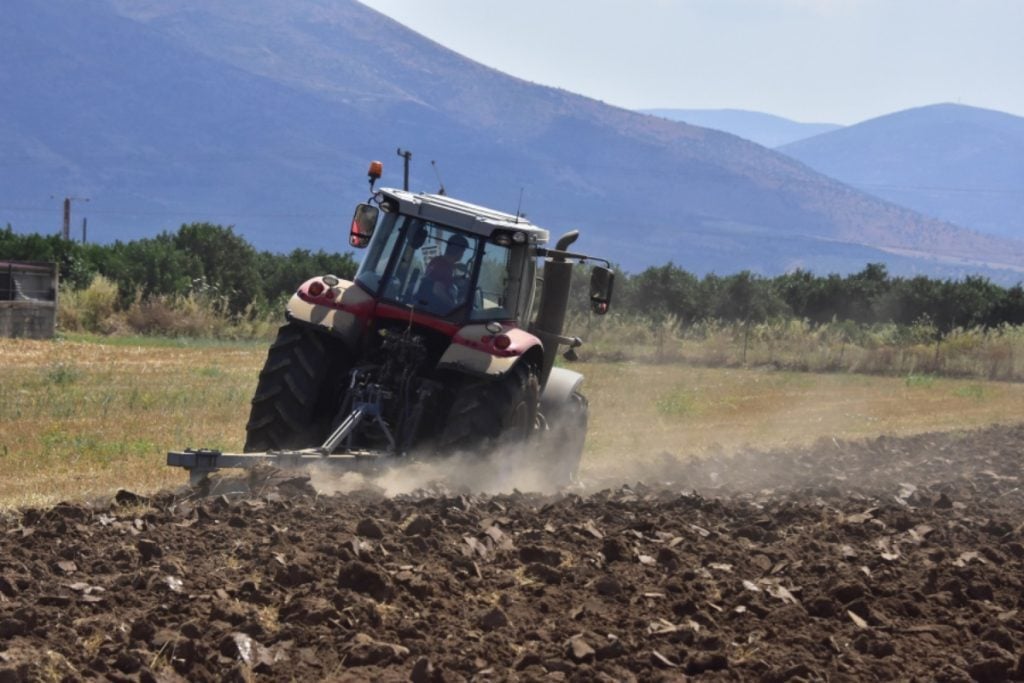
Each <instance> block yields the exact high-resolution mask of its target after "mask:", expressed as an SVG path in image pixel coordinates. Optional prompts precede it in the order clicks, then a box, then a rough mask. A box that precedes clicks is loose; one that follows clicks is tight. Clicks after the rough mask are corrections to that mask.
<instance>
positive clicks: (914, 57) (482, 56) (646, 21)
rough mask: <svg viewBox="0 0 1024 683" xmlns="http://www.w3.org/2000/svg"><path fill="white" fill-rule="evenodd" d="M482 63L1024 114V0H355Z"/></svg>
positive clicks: (632, 91)
mask: <svg viewBox="0 0 1024 683" xmlns="http://www.w3.org/2000/svg"><path fill="white" fill-rule="evenodd" d="M363 2H364V3H365V4H366V5H369V6H370V7H372V8H374V9H376V10H378V11H380V12H383V13H384V14H387V15H389V16H391V17H392V18H394V19H396V20H398V21H400V22H401V23H403V24H405V25H406V26H408V27H410V28H412V29H413V30H415V31H417V32H419V33H422V34H424V35H426V36H427V37H429V38H432V39H433V40H436V41H437V42H439V43H441V44H443V45H445V46H446V47H449V48H451V49H453V50H455V51H456V52H459V53H461V54H463V55H465V56H467V57H470V58H472V59H474V60H476V61H478V62H482V63H483V64H486V65H488V66H492V67H495V68H496V69H499V70H501V71H504V72H506V73H509V74H512V75H513V76H518V77H520V78H524V79H527V80H529V81H533V82H536V83H541V84H544V85H551V86H557V87H561V88H565V89H566V90H571V91H573V92H577V93H580V94H583V95H587V96H589V97H594V98H597V99H600V100H604V101H605V102H608V103H610V104H615V105H618V106H622V107H627V108H630V109H643V108H650V109H653V108H659V107H678V108H690V109H721V108H735V109H751V110H757V111H763V112H768V113H771V114H777V115H779V116H785V117H787V118H791V119H795V120H797V121H804V122H829V123H840V124H850V123H856V122H858V121H863V120H865V119H868V118H872V117H874V116H879V115H882V114H887V113H890V112H893V111H899V110H901V109H908V108H911V107H916V106H921V105H926V104H935V103H937V102H960V103H962V104H966V105H971V106H975V107H985V108H988V109H998V110H1001V111H1005V112H1009V113H1011V114H1016V115H1018V116H1024V0H504V1H502V2H497V1H494V0H363Z"/></svg>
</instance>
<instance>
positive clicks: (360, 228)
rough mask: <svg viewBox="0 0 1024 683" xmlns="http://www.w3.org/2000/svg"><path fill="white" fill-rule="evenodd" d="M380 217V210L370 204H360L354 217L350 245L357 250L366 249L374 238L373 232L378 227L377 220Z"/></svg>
mask: <svg viewBox="0 0 1024 683" xmlns="http://www.w3.org/2000/svg"><path fill="white" fill-rule="evenodd" d="M379 216H380V209H378V208H377V207H376V206H371V205H370V204H360V205H359V206H357V207H356V212H355V215H354V216H352V229H351V230H350V231H349V234H348V243H349V244H350V245H352V246H353V247H355V248H356V249H365V248H366V245H368V244H369V243H370V237H372V236H373V230H374V228H376V227H377V218H378V217H379Z"/></svg>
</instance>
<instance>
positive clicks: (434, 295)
mask: <svg viewBox="0 0 1024 683" xmlns="http://www.w3.org/2000/svg"><path fill="white" fill-rule="evenodd" d="M468 246H469V241H468V240H467V239H466V238H465V237H463V236H462V235H455V236H454V237H452V238H451V239H450V240H448V246H447V247H445V250H444V253H443V254H439V255H437V256H435V257H434V258H433V259H431V260H430V263H428V264H427V270H426V272H425V273H424V274H423V278H424V279H425V280H426V281H427V282H429V283H430V295H431V299H432V300H434V301H438V302H440V303H442V304H444V305H448V306H450V305H452V304H454V303H455V297H454V295H453V292H454V290H455V266H456V265H457V264H458V263H459V261H460V260H462V256H463V254H465V253H466V248H467V247H468Z"/></svg>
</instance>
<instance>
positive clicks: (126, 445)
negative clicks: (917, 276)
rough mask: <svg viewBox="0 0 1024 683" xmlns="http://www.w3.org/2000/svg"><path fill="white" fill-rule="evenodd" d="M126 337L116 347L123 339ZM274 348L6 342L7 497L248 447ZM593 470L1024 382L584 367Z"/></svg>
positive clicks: (134, 475) (1005, 419) (894, 412)
mask: <svg viewBox="0 0 1024 683" xmlns="http://www.w3.org/2000/svg"><path fill="white" fill-rule="evenodd" d="M114 342H116V345H115V343H114ZM265 356H266V346H265V345H264V344H262V343H258V344H228V343H215V342H195V343H193V344H192V345H183V344H181V343H175V342H156V341H154V340H147V339H138V340H131V339H123V338H120V339H113V340H105V341H104V343H94V342H93V341H88V340H79V341H53V342H45V341H30V340H8V339H0V396H2V402H0V466H2V467H3V471H4V477H3V478H2V480H0V508H2V507H13V506H22V505H46V504H50V503H54V502H57V501H59V500H64V499H72V498H82V497H91V496H100V495H109V494H111V493H113V492H114V491H116V490H117V489H118V488H128V489H131V490H134V491H138V492H150V491H154V490H157V489H160V488H165V487H168V486H177V485H180V484H182V483H184V482H185V480H186V476H185V473H184V472H183V471H182V470H179V469H177V468H173V469H172V468H168V467H167V466H166V465H165V464H164V462H165V455H166V451H167V450H169V449H179V448H184V447H187V446H207V447H215V448H223V449H226V450H238V449H239V448H241V445H242V440H243V432H244V425H245V420H246V418H247V416H248V408H249V398H250V396H251V393H252V390H253V388H254V387H255V383H256V377H257V374H258V372H259V369H260V367H261V365H262V363H263V360H264V358H265ZM574 369H577V370H579V371H581V372H583V373H584V374H585V375H586V376H587V380H586V385H585V389H586V393H587V395H588V396H589V398H590V402H591V429H590V434H589V437H588V442H587V453H586V455H585V458H584V475H587V474H599V475H602V476H603V475H607V474H622V475H626V476H628V471H629V469H628V468H629V466H630V464H631V463H633V462H635V461H637V460H644V459H648V458H651V457H654V456H657V455H658V454H659V453H662V452H666V451H667V452H670V453H673V454H676V455H679V456H681V457H700V456H703V455H707V454H710V453H717V452H726V453H728V452H734V451H736V450H738V449H742V448H747V447H756V448H760V449H765V448H773V447H783V446H790V445H803V444H809V443H813V442H814V441H816V440H818V439H820V438H831V437H835V438H842V439H855V438H862V437H869V436H874V435H878V434H893V435H897V434H910V433H915V432H922V431H931V430H957V429H966V428H973V427H978V426H982V425H987V424H992V423H1009V422H1017V421H1020V420H1021V414H1022V411H1021V408H1022V407H1024V385H1021V384H1009V383H997V382H988V381H981V380H955V379H938V378H932V377H930V376H910V377H905V378H894V377H877V376H865V375H852V374H812V373H793V372H782V371H767V370H756V369H755V370H750V369H737V368H725V369H715V368H703V367H691V366H686V365H681V364H638V363H604V362H602V363H598V362H591V363H583V364H578V365H576V366H574Z"/></svg>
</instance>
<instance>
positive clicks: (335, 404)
mask: <svg viewBox="0 0 1024 683" xmlns="http://www.w3.org/2000/svg"><path fill="white" fill-rule="evenodd" d="M350 367H351V362H350V360H349V354H348V352H347V350H346V349H345V347H344V346H343V345H342V344H341V343H340V342H339V341H337V340H335V339H333V338H332V337H329V336H328V335H326V334H324V333H322V332H318V331H316V330H314V329H312V328H310V327H307V326H306V325H302V324H300V323H289V324H287V325H284V326H282V327H281V328H280V329H279V330H278V332H277V339H276V340H275V341H274V343H273V344H272V345H271V346H270V350H269V351H268V352H267V362H266V363H265V364H264V366H263V370H262V371H261V372H260V378H259V382H258V384H257V385H256V393H255V394H254V395H253V398H252V408H251V410H250V412H249V422H248V423H247V424H246V426H245V447H244V449H243V450H244V451H245V452H246V453H251V452H255V451H269V450H285V449H296V448H309V447H314V446H319V445H320V444H322V443H323V442H324V441H325V440H326V439H327V436H328V435H329V430H330V426H331V420H332V419H333V418H334V417H335V415H336V413H337V411H338V410H339V408H340V406H341V401H342V400H343V398H344V395H345V390H346V388H347V387H346V385H345V380H346V377H347V374H348V370H349V369H350Z"/></svg>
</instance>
